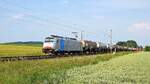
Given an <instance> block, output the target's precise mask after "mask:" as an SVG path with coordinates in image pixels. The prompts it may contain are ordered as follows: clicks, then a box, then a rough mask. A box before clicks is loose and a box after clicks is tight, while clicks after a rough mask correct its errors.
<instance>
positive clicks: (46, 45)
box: [43, 42, 53, 49]
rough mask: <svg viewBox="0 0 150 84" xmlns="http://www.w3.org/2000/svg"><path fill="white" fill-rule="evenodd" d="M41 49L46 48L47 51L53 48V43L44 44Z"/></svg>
mask: <svg viewBox="0 0 150 84" xmlns="http://www.w3.org/2000/svg"><path fill="white" fill-rule="evenodd" d="M43 48H47V49H50V48H53V43H50V42H46V43H44V44H43Z"/></svg>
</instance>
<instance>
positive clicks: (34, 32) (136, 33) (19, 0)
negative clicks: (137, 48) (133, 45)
mask: <svg viewBox="0 0 150 84" xmlns="http://www.w3.org/2000/svg"><path fill="white" fill-rule="evenodd" d="M110 29H112V38H113V43H115V42H118V41H126V40H135V41H137V43H138V44H139V45H150V0H0V42H1V43H3V42H14V41H43V40H44V38H45V37H47V36H50V35H51V34H55V35H61V36H67V37H73V34H72V32H78V33H79V34H80V33H81V31H83V37H84V39H87V40H93V41H101V42H104V43H109V30H110Z"/></svg>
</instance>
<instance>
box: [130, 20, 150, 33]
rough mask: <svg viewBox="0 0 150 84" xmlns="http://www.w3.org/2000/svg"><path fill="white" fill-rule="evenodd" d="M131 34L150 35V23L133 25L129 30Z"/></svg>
mask: <svg viewBox="0 0 150 84" xmlns="http://www.w3.org/2000/svg"><path fill="white" fill-rule="evenodd" d="M128 30H129V32H132V33H142V34H149V33H150V22H144V21H143V22H137V23H135V24H132V25H131V26H129V28H128Z"/></svg>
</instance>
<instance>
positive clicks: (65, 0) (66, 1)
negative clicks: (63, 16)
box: [61, 0, 69, 6]
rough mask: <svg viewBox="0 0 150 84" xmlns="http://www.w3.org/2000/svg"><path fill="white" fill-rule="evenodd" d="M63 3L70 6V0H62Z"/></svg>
mask: <svg viewBox="0 0 150 84" xmlns="http://www.w3.org/2000/svg"><path fill="white" fill-rule="evenodd" d="M61 4H62V5H65V6H68V4H69V1H68V0H62V1H61Z"/></svg>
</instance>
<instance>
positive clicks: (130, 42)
mask: <svg viewBox="0 0 150 84" xmlns="http://www.w3.org/2000/svg"><path fill="white" fill-rule="evenodd" d="M127 47H133V48H137V47H138V45H137V43H136V41H134V40H128V41H127Z"/></svg>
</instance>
